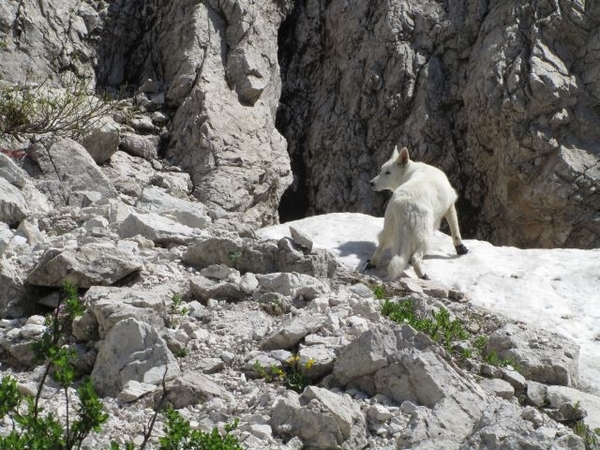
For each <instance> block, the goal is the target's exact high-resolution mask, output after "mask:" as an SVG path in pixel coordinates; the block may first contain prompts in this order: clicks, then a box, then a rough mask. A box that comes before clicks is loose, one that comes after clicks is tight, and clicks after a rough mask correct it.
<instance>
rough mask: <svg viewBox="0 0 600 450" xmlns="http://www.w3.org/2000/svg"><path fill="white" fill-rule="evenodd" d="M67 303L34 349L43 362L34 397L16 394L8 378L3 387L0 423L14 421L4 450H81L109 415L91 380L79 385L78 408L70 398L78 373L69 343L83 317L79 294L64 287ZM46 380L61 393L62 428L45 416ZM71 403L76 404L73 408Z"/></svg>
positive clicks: (0, 387)
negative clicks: (75, 322)
mask: <svg viewBox="0 0 600 450" xmlns="http://www.w3.org/2000/svg"><path fill="white" fill-rule="evenodd" d="M63 293H64V295H63V298H62V299H61V301H60V302H59V304H58V307H57V308H56V309H55V310H54V313H53V314H52V315H51V316H50V317H49V318H47V322H48V323H47V325H48V330H47V331H46V333H44V335H43V337H42V339H41V340H39V341H37V342H35V343H33V344H32V349H33V352H34V355H35V357H36V359H37V360H38V361H44V362H45V369H44V372H43V374H42V378H41V380H40V384H39V387H38V391H37V395H36V396H35V397H33V396H28V395H23V394H21V393H20V391H19V390H18V389H17V385H16V381H15V380H14V379H12V378H11V377H5V378H3V379H2V383H0V414H1V416H0V417H5V416H6V415H9V416H10V419H11V421H12V430H11V431H10V432H9V433H8V434H7V435H4V436H1V437H0V448H9V449H15V450H21V449H23V450H25V449H46V448H48V449H50V448H51V449H59V450H70V449H73V448H79V447H80V446H81V443H82V442H83V440H84V439H85V437H86V436H88V435H89V434H90V433H92V432H98V431H100V429H101V425H102V424H103V423H104V422H106V420H107V419H108V415H107V414H106V413H105V412H104V411H103V404H102V402H101V401H100V399H99V398H98V396H97V395H96V392H95V391H94V388H93V386H92V382H91V380H90V379H89V377H85V378H83V380H82V381H80V382H79V383H78V385H77V388H76V392H77V399H78V401H77V402H72V401H71V400H70V398H69V395H68V390H69V388H70V387H72V386H74V385H75V379H76V375H77V373H76V370H75V366H74V365H73V363H72V361H73V358H74V357H75V354H74V351H73V350H72V349H71V348H70V347H69V346H68V343H67V342H65V339H64V338H65V336H66V335H67V334H68V332H69V331H70V329H71V325H72V321H73V319H74V318H75V317H77V316H78V315H81V313H82V312H83V309H82V306H81V303H80V301H79V297H78V295H77V289H75V288H74V287H73V286H72V285H70V284H68V283H65V284H64V286H63ZM48 377H52V378H53V379H54V380H55V381H56V382H57V383H58V384H59V386H60V387H61V388H62V389H63V391H64V395H65V400H66V411H67V414H66V419H65V422H64V423H63V422H61V420H59V419H58V418H57V417H56V416H55V415H54V414H53V413H52V412H48V413H46V414H42V412H43V410H42V408H41V406H40V398H41V393H42V389H43V387H44V385H45V383H46V380H47V379H48ZM73 403H75V404H74V405H73Z"/></svg>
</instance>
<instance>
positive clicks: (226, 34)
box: [99, 0, 292, 225]
mask: <svg viewBox="0 0 600 450" xmlns="http://www.w3.org/2000/svg"><path fill="white" fill-rule="evenodd" d="M285 4H286V3H284V2H278V1H274V0H269V1H265V2H259V3H255V2H248V1H236V2H229V1H226V2H223V1H216V0H215V1H209V2H202V3H200V4H198V3H197V2H195V1H189V0H185V1H183V2H179V3H178V4H177V6H176V7H175V6H174V5H166V4H162V3H161V2H153V7H152V8H148V7H147V2H145V1H132V2H127V4H118V5H117V4H114V5H112V7H111V9H110V11H109V12H108V17H107V26H106V29H105V32H106V33H105V37H106V39H105V40H104V42H103V46H102V47H101V49H100V52H99V53H100V55H99V56H100V60H101V64H100V67H99V78H100V81H101V83H106V84H109V85H113V86H118V85H120V84H121V83H123V82H124V81H129V82H131V83H135V84H137V83H140V82H141V80H144V81H145V80H147V79H148V78H156V75H157V74H158V76H159V77H160V79H161V80H160V81H162V82H163V83H164V84H165V85H166V86H168V88H167V90H166V92H165V93H164V95H165V99H166V102H167V103H169V104H170V105H173V106H175V107H176V111H175V114H174V117H173V122H172V127H171V130H172V133H171V136H170V142H169V145H168V156H169V157H170V158H171V159H172V160H173V161H174V162H176V163H177V164H178V165H180V166H182V167H183V168H184V169H185V170H186V171H189V172H190V173H191V175H192V181H193V182H194V185H195V194H196V196H197V197H198V198H199V199H200V200H202V201H203V202H204V203H206V204H207V206H209V207H210V208H212V207H219V208H221V209H223V210H225V211H229V212H231V213H234V214H239V215H240V218H242V220H244V222H246V223H247V224H253V225H261V224H270V223H274V222H275V221H276V220H277V212H276V211H277V205H278V203H279V198H280V197H281V195H282V193H283V191H284V190H285V188H286V187H287V186H288V185H289V184H290V183H291V178H292V177H291V171H290V164H289V157H288V154H287V151H286V142H285V140H284V139H283V137H282V136H281V135H280V134H279V132H278V131H277V130H276V128H275V113H276V108H277V105H278V101H279V96H280V89H281V81H280V75H279V65H278V59H277V32H278V28H279V25H280V23H281V21H282V20H283V19H284V17H285V12H286V11H285V6H284V5H285ZM147 21H148V23H149V22H152V23H154V24H155V26H154V27H149V26H147V25H145V23H147ZM150 29H151V31H148V32H147V33H145V32H144V31H142V30H150ZM144 33H145V34H144ZM139 42H143V43H144V45H138V43H139ZM134 43H135V44H134ZM150 49H152V50H151V51H150Z"/></svg>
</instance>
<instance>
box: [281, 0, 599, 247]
mask: <svg viewBox="0 0 600 450" xmlns="http://www.w3.org/2000/svg"><path fill="white" fill-rule="evenodd" d="M599 23H600V5H599V4H598V3H597V2H575V3H573V2H570V1H539V2H527V3H522V2H513V1H508V2H506V1H490V2H488V1H479V0H464V1H463V0H459V1H452V2H437V1H425V2H421V1H404V0H399V1H393V2H346V1H342V0H340V1H307V2H297V3H296V6H295V8H294V11H293V12H292V14H290V16H289V17H288V18H287V19H286V21H285V22H284V24H283V26H282V28H281V31H280V36H279V37H280V47H279V52H280V61H281V64H282V70H283V71H282V73H283V93H282V99H281V103H282V105H281V107H280V110H279V113H278V125H279V129H280V130H281V131H282V133H283V135H284V136H285V137H286V139H287V140H288V144H289V152H290V155H291V158H292V166H293V167H295V172H296V173H297V175H298V180H297V183H296V184H294V185H293V186H292V188H291V190H290V191H289V197H288V199H289V200H288V201H289V202H293V201H297V200H298V199H299V198H300V199H303V200H304V202H303V204H304V205H305V208H306V212H308V213H319V212H325V211H334V210H355V211H363V212H369V213H380V212H381V210H382V203H383V200H382V199H381V198H379V196H378V195H377V194H374V193H372V192H370V191H369V188H368V185H367V181H368V180H369V179H370V178H371V177H372V176H373V174H374V173H375V172H376V169H377V167H378V166H379V165H380V164H381V163H382V162H383V161H385V160H386V159H387V158H388V157H389V154H390V153H391V150H392V149H393V147H394V145H395V144H397V143H400V144H402V145H406V146H408V147H409V148H412V149H414V151H415V153H416V154H417V155H418V157H419V158H420V159H422V160H424V161H426V162H428V163H431V164H434V165H437V166H440V167H442V168H444V169H445V170H446V172H447V173H448V174H449V176H450V178H451V180H452V182H453V183H454V185H455V186H456V187H457V189H458V190H459V192H460V194H461V197H462V199H461V201H460V202H459V216H460V217H461V219H462V220H461V221H462V223H463V228H465V231H466V234H467V235H468V236H476V237H480V238H484V239H488V240H490V241H492V242H494V243H503V244H511V245H518V246H541V247H554V246H576V247H596V246H598V244H599V242H600V241H599V240H598V239H599V236H600V233H599V229H598V225H597V224H598V221H597V219H598V211H599V210H600V197H599V196H598V182H599V179H600V175H599V165H598V159H599V155H600V147H599V146H598V142H599V141H600V139H599V137H600V136H599V135H598V129H599V127H598V125H599V123H600V116H599V114H598V104H599V101H600V94H599V91H598V80H599V78H598V73H599V72H600V54H599V50H598V42H600V34H599V33H600V31H599V30H600V28H599ZM285 200H286V199H285V198H284V201H285ZM282 208H283V210H284V212H287V211H290V212H287V213H288V214H290V215H293V214H294V213H293V209H294V207H293V206H292V205H291V204H284V205H282ZM499 224H502V225H499Z"/></svg>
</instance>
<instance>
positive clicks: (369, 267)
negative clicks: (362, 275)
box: [363, 259, 377, 271]
mask: <svg viewBox="0 0 600 450" xmlns="http://www.w3.org/2000/svg"><path fill="white" fill-rule="evenodd" d="M376 267H377V266H374V265H373V264H371V260H370V259H367V262H365V268H364V269H363V271H365V270H371V269H375V268H376Z"/></svg>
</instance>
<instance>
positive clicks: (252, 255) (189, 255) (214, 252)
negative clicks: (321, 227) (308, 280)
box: [182, 236, 339, 277]
mask: <svg viewBox="0 0 600 450" xmlns="http://www.w3.org/2000/svg"><path fill="white" fill-rule="evenodd" d="M182 260H183V262H184V263H186V264H189V265H192V266H195V267H197V268H199V269H202V268H205V267H207V266H210V265H213V264H223V265H226V266H228V267H233V268H235V269H237V270H239V271H240V272H253V273H272V272H299V273H304V274H307V275H312V276H316V277H331V276H332V275H333V274H334V273H335V271H336V269H337V268H338V267H339V263H337V262H336V261H335V258H334V257H333V256H332V255H331V254H330V253H329V252H327V251H325V250H322V249H316V250H314V251H313V252H311V253H304V252H303V251H302V250H301V249H299V248H296V247H294V245H293V244H292V243H291V242H290V241H289V240H288V239H285V238H284V239H280V240H279V241H274V240H258V239H251V238H240V237H238V236H229V237H209V238H206V239H202V240H200V241H199V242H197V243H195V244H193V245H191V246H189V247H188V249H187V251H186V252H185V253H184V254H183V257H182Z"/></svg>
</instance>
